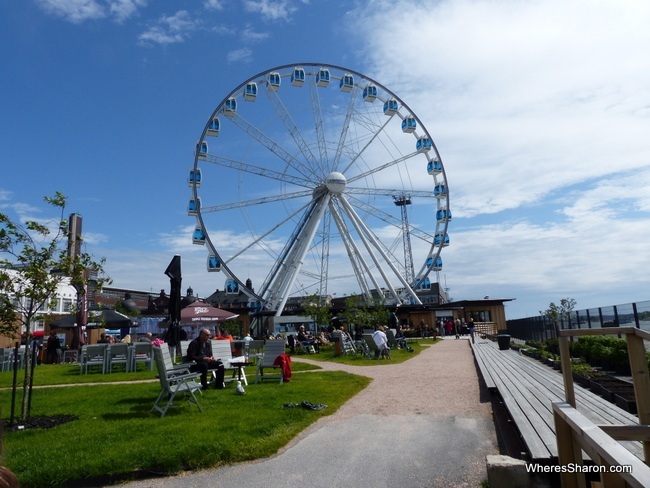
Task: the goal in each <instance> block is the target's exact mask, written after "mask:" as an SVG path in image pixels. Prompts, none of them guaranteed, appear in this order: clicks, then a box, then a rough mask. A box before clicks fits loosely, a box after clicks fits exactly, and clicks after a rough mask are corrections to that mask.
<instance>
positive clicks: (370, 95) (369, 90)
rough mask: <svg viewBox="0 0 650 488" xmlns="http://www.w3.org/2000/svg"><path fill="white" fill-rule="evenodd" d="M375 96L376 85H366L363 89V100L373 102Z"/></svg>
mask: <svg viewBox="0 0 650 488" xmlns="http://www.w3.org/2000/svg"><path fill="white" fill-rule="evenodd" d="M375 98H377V87H376V86H375V85H368V86H367V87H365V88H364V89H363V101H364V102H374V101H375Z"/></svg>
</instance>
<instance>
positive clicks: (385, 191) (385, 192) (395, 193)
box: [345, 186, 436, 199]
mask: <svg viewBox="0 0 650 488" xmlns="http://www.w3.org/2000/svg"><path fill="white" fill-rule="evenodd" d="M345 192H346V193H348V194H353V195H379V196H384V197H401V196H404V194H407V195H408V196H411V197H418V198H432V199H435V198H436V194H435V193H434V192H432V191H423V190H408V191H405V190H400V189H397V188H354V187H352V188H351V187H349V186H347V187H346V188H345Z"/></svg>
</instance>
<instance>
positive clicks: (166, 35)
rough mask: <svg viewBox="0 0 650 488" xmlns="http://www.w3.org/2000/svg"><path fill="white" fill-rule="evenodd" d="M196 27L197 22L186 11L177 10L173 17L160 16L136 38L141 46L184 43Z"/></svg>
mask: <svg viewBox="0 0 650 488" xmlns="http://www.w3.org/2000/svg"><path fill="white" fill-rule="evenodd" d="M197 26H198V24H197V21H195V20H194V19H193V18H192V17H191V16H190V14H189V13H188V12H187V11H186V10H179V11H178V12H176V13H175V14H174V15H171V16H162V17H161V18H160V19H159V20H158V21H157V23H156V24H155V25H152V26H151V27H150V28H149V29H148V30H147V31H145V32H143V33H142V34H140V36H138V41H139V43H140V44H142V45H150V44H151V43H155V44H175V43H179V42H184V41H185V40H186V39H187V38H188V37H189V35H190V33H191V32H193V31H194V30H196V28H197Z"/></svg>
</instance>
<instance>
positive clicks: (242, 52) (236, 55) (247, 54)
mask: <svg viewBox="0 0 650 488" xmlns="http://www.w3.org/2000/svg"><path fill="white" fill-rule="evenodd" d="M252 55H253V51H252V50H251V49H249V48H247V47H242V48H239V49H234V50H233V51H230V52H229V53H228V54H227V56H226V59H227V60H228V62H229V63H236V62H238V61H244V62H246V61H250V59H251V56H252Z"/></svg>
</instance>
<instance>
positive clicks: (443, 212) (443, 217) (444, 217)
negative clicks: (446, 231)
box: [436, 208, 451, 223]
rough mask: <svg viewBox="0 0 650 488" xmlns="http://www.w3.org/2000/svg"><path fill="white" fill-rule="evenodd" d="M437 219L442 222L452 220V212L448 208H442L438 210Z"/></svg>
mask: <svg viewBox="0 0 650 488" xmlns="http://www.w3.org/2000/svg"><path fill="white" fill-rule="evenodd" d="M436 220H437V221H438V222H440V223H443V222H449V221H450V220H451V212H450V211H449V210H447V209H446V208H441V209H440V210H438V211H437V212H436Z"/></svg>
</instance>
